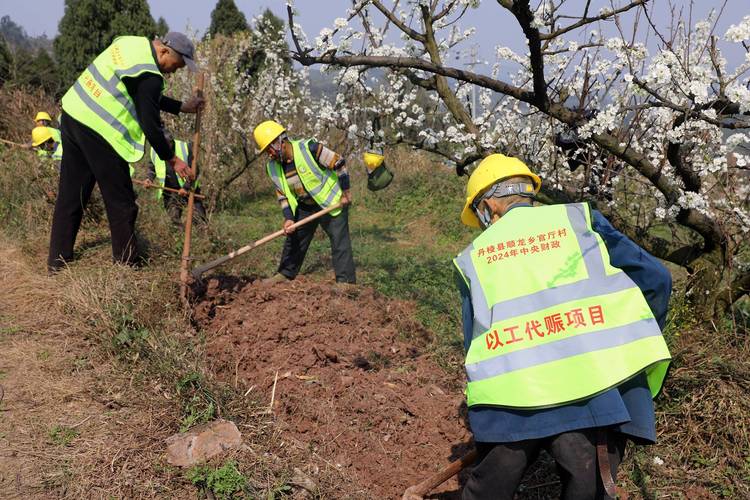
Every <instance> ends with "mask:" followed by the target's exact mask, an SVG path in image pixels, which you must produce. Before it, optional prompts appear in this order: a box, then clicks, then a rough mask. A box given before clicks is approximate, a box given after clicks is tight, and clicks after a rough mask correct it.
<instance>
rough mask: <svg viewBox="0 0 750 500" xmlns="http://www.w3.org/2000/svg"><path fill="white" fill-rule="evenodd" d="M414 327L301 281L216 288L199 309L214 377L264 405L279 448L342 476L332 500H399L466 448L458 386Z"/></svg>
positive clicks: (451, 486)
mask: <svg viewBox="0 0 750 500" xmlns="http://www.w3.org/2000/svg"><path fill="white" fill-rule="evenodd" d="M413 317H414V307H413V304H409V303H405V302H399V301H393V300H387V299H385V298H384V297H382V296H379V295H377V294H376V293H375V292H373V291H372V290H371V289H367V288H362V287H355V288H349V289H345V290H338V289H334V288H333V287H332V286H331V285H329V284H321V283H317V282H311V281H307V280H305V279H298V280H295V281H294V282H288V283H283V284H277V285H268V284H262V283H259V282H255V283H251V284H245V283H237V282H229V283H226V282H221V281H219V280H215V279H214V280H211V281H210V282H209V283H208V290H207V292H206V299H205V300H204V301H203V302H202V303H200V304H199V305H198V307H197V311H196V319H197V321H198V322H199V323H200V324H201V325H202V327H203V329H204V331H205V332H206V336H207V355H208V359H209V362H210V363H212V364H213V369H214V370H215V371H216V372H217V373H218V374H219V376H220V377H221V378H223V379H224V380H225V381H227V382H229V383H231V384H233V385H235V386H237V387H239V388H240V389H244V390H245V391H248V392H250V393H254V394H255V395H256V397H257V398H260V400H261V401H268V404H269V408H270V404H271V400H273V410H272V411H273V414H274V416H275V419H276V425H277V426H278V427H279V428H280V432H281V433H282V434H283V435H284V437H285V439H287V440H294V441H297V442H299V443H302V444H303V445H304V446H306V447H308V449H309V450H310V451H311V452H312V455H313V457H314V458H316V459H317V461H318V462H319V463H321V464H322V466H323V467H329V468H333V469H338V470H340V471H342V472H343V473H346V475H347V476H348V477H350V478H351V481H341V482H340V483H338V484H335V485H329V487H330V488H333V491H332V492H329V493H330V494H331V495H332V497H331V498H351V497H363V498H397V497H398V498H400V496H401V493H403V490H404V489H405V488H406V487H407V486H409V485H411V484H414V483H416V482H419V481H421V480H422V479H424V478H425V477H426V476H427V475H429V474H432V473H434V472H435V471H437V470H438V469H440V468H442V467H444V466H445V465H446V464H447V463H448V461H449V460H453V459H455V458H456V457H457V456H460V455H461V454H463V453H465V452H466V451H467V450H468V448H469V444H468V443H469V438H470V434H469V432H468V431H467V430H466V428H465V426H464V420H463V413H464V411H463V410H462V404H463V394H462V391H461V385H460V384H461V380H459V379H458V378H457V377H450V376H448V375H447V374H446V372H445V371H444V370H443V369H442V368H440V367H439V366H438V365H437V364H436V362H435V361H434V360H433V359H432V358H431V356H430V354H429V350H428V348H427V346H428V343H429V340H430V339H429V335H428V332H426V331H425V330H424V328H422V327H421V326H420V325H419V324H418V323H417V322H416V321H414V320H413ZM457 488H458V483H457V482H456V481H455V480H454V481H453V482H450V483H447V484H446V485H445V487H444V488H443V489H442V490H441V491H443V492H456V490H457ZM453 496H454V495H453V494H443V495H441V498H451V497H453Z"/></svg>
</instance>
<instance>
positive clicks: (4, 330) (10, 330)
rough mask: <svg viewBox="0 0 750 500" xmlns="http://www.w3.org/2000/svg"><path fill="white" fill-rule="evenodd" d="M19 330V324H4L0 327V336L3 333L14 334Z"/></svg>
mask: <svg viewBox="0 0 750 500" xmlns="http://www.w3.org/2000/svg"><path fill="white" fill-rule="evenodd" d="M20 331H21V327H20V326H4V327H1V328H0V337H2V336H3V335H8V336H10V335H14V334H16V333H19V332H20Z"/></svg>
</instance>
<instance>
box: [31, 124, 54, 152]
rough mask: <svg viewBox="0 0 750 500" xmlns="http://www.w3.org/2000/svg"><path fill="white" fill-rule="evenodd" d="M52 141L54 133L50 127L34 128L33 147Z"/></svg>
mask: <svg viewBox="0 0 750 500" xmlns="http://www.w3.org/2000/svg"><path fill="white" fill-rule="evenodd" d="M50 139H52V131H51V130H50V129H49V127H34V130H32V131H31V145H32V146H34V147H37V146H38V145H40V144H44V143H45V142H47V141H48V140H50Z"/></svg>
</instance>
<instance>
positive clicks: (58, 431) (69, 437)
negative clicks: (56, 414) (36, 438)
mask: <svg viewBox="0 0 750 500" xmlns="http://www.w3.org/2000/svg"><path fill="white" fill-rule="evenodd" d="M77 437H78V431H77V430H75V429H73V428H72V427H67V426H65V425H56V426H54V427H52V428H51V429H50V430H49V438H50V440H51V441H52V444H55V445H57V446H68V445H69V444H70V443H71V442H72V441H73V440H74V439H75V438H77Z"/></svg>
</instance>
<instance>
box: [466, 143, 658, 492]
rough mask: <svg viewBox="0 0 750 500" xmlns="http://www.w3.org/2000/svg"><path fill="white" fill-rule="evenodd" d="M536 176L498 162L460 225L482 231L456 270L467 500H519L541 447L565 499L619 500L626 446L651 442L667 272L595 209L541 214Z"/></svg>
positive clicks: (549, 209) (487, 164)
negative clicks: (472, 451) (469, 449)
mask: <svg viewBox="0 0 750 500" xmlns="http://www.w3.org/2000/svg"><path fill="white" fill-rule="evenodd" d="M540 185H541V180H540V179H539V177H538V176H537V175H535V174H533V173H532V172H531V171H530V170H529V169H528V167H527V166H526V165H525V164H524V163H523V162H521V161H520V160H518V159H516V158H510V157H507V156H503V155H500V154H493V155H490V156H488V157H487V158H485V159H484V160H483V161H482V162H481V163H480V165H479V166H478V167H477V169H476V171H474V173H473V174H472V175H471V177H470V179H469V182H468V185H467V189H466V202H465V205H464V209H463V212H462V214H461V221H462V222H463V223H464V224H466V225H468V226H472V227H481V228H482V230H483V232H482V233H481V234H480V235H479V236H477V238H476V239H475V240H474V241H473V242H472V243H471V244H470V245H469V246H468V247H466V249H465V250H464V251H463V252H461V253H460V254H459V255H458V256H457V257H456V259H454V263H455V265H456V268H457V269H458V273H457V283H458V286H459V289H460V292H461V296H462V301H463V306H462V309H463V311H462V312H463V321H464V325H463V331H464V347H465V349H466V360H465V368H466V374H467V380H468V382H467V388H466V398H467V404H468V407H469V412H468V418H469V424H470V426H471V429H472V432H473V434H474V440H475V442H476V447H477V452H478V458H477V462H476V465H475V467H474V468H473V470H472V472H471V475H470V476H469V478H468V481H467V482H466V484H465V486H464V490H463V498H464V500H474V499H509V500H510V499H512V498H513V496H514V492H515V491H516V488H517V487H518V485H519V482H520V481H521V478H522V477H523V474H524V471H526V469H527V468H528V467H529V466H530V465H531V464H532V463H533V462H534V461H535V460H536V458H537V456H538V455H539V452H540V450H542V449H544V450H547V452H548V453H549V454H550V455H551V456H552V457H553V458H554V460H555V462H556V465H557V470H558V472H559V474H560V479H561V482H562V498H565V499H576V500H584V499H601V498H614V496H615V478H616V474H617V469H618V467H619V464H620V462H621V461H622V459H623V455H624V452H625V444H626V442H627V441H628V440H631V441H633V442H634V443H636V444H650V443H654V442H655V440H656V429H655V418H654V404H653V398H654V397H655V396H656V395H657V394H658V393H659V391H660V389H661V386H662V383H663V381H664V378H665V376H666V372H667V368H668V366H669V361H670V354H669V351H668V349H667V345H666V343H665V342H664V339H663V337H662V333H661V330H662V328H663V327H664V323H665V319H666V316H667V307H668V302H669V295H670V293H671V287H672V281H671V277H670V274H669V271H667V269H666V268H664V266H662V264H661V263H659V261H657V260H656V259H655V258H654V257H652V256H651V255H649V254H648V253H646V251H644V250H643V249H642V248H640V247H639V246H637V245H636V244H635V243H633V242H632V241H631V240H629V239H628V238H627V237H625V236H624V235H622V234H621V233H619V232H618V231H617V230H615V229H614V228H613V227H612V226H611V225H610V223H609V222H608V221H607V220H606V219H605V218H604V217H603V216H602V215H601V214H600V213H599V212H597V211H595V210H592V209H591V208H589V206H588V204H586V203H572V204H566V205H549V206H534V205H533V203H532V202H533V200H534V196H535V195H536V193H537V192H538V191H539V188H540Z"/></svg>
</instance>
